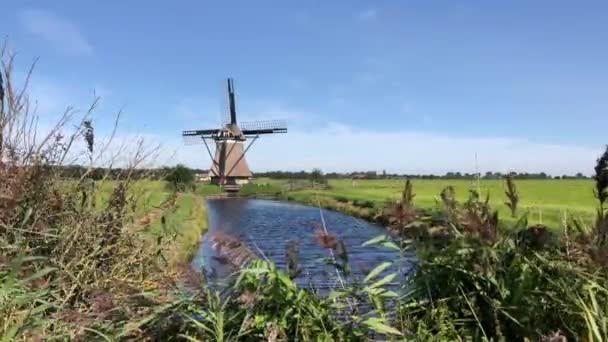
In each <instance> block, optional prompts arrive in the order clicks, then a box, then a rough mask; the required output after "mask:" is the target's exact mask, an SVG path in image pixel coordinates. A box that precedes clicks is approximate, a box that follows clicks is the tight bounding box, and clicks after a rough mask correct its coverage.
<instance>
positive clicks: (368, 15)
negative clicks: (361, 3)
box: [356, 8, 378, 21]
mask: <svg viewBox="0 0 608 342" xmlns="http://www.w3.org/2000/svg"><path fill="white" fill-rule="evenodd" d="M377 17H378V10H377V9H375V8H368V9H365V10H363V11H361V12H359V13H357V14H356V18H357V19H359V20H361V21H371V20H375V19H376V18H377Z"/></svg>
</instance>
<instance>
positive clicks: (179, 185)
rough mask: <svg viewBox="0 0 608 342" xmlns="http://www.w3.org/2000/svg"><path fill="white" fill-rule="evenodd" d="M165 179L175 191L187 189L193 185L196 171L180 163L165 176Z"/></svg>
mask: <svg viewBox="0 0 608 342" xmlns="http://www.w3.org/2000/svg"><path fill="white" fill-rule="evenodd" d="M165 180H166V181H167V182H169V186H170V187H171V188H172V189H173V190H174V191H186V190H188V189H191V188H192V186H193V183H194V171H192V170H191V169H189V168H187V167H186V166H184V165H182V164H178V165H176V166H175V167H174V168H173V169H172V170H171V171H170V172H169V173H168V174H167V175H166V176H165Z"/></svg>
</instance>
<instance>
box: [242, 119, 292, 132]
mask: <svg viewBox="0 0 608 342" xmlns="http://www.w3.org/2000/svg"><path fill="white" fill-rule="evenodd" d="M239 127H240V128H241V131H242V132H243V134H264V133H285V132H287V123H286V122H285V120H267V121H252V122H242V123H241V124H239Z"/></svg>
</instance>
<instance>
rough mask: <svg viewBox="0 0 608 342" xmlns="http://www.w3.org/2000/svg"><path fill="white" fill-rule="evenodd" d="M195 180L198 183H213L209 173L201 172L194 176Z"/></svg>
mask: <svg viewBox="0 0 608 342" xmlns="http://www.w3.org/2000/svg"><path fill="white" fill-rule="evenodd" d="M194 179H195V180H196V181H197V182H209V181H211V176H210V174H209V172H200V173H196V174H194Z"/></svg>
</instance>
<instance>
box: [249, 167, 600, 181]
mask: <svg viewBox="0 0 608 342" xmlns="http://www.w3.org/2000/svg"><path fill="white" fill-rule="evenodd" d="M320 175H322V177H323V178H326V179H406V178H408V179H476V178H480V179H503V178H505V177H507V176H510V177H512V178H513V179H587V178H589V177H587V176H585V175H584V174H582V173H580V172H579V173H577V174H575V175H561V176H557V175H556V176H552V175H549V174H547V173H545V172H539V173H529V172H509V173H501V172H491V171H488V172H486V173H484V174H476V173H466V172H446V173H445V174H443V175H437V174H396V173H387V172H386V171H382V172H380V173H379V172H377V171H360V172H328V173H323V172H322V171H321V170H319V169H313V170H312V171H303V170H302V171H296V172H290V171H267V172H256V173H255V176H256V177H268V178H274V179H311V178H319V176H320Z"/></svg>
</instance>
